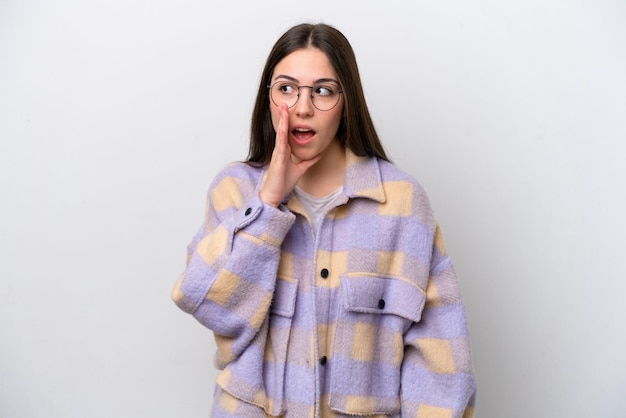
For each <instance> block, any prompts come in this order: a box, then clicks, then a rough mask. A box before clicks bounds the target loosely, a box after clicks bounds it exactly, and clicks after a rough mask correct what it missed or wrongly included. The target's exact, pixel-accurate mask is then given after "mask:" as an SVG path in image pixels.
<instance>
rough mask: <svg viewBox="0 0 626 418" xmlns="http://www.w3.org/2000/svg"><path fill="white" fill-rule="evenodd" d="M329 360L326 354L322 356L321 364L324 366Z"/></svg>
mask: <svg viewBox="0 0 626 418" xmlns="http://www.w3.org/2000/svg"><path fill="white" fill-rule="evenodd" d="M327 361H328V359H327V358H326V356H322V358H320V364H321V365H322V366H325V365H326V362H327Z"/></svg>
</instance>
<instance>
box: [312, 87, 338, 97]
mask: <svg viewBox="0 0 626 418" xmlns="http://www.w3.org/2000/svg"><path fill="white" fill-rule="evenodd" d="M334 92H335V90H334V89H332V88H331V87H328V86H317V87H316V88H315V94H317V95H320V96H331V95H332V94H333V93H334Z"/></svg>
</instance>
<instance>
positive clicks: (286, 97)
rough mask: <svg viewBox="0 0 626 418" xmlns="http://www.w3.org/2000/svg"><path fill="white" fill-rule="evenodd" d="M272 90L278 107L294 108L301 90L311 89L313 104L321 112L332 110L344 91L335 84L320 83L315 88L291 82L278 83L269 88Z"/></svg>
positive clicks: (271, 95) (272, 96)
mask: <svg viewBox="0 0 626 418" xmlns="http://www.w3.org/2000/svg"><path fill="white" fill-rule="evenodd" d="M267 88H268V89H269V90H270V97H271V98H272V102H273V103H274V104H275V105H276V106H280V105H281V104H282V103H285V104H287V106H289V107H294V106H295V105H296V103H297V102H298V99H299V98H300V89H302V88H307V89H311V102H312V103H313V106H315V108H316V109H318V110H321V111H324V112H325V111H327V110H331V109H332V108H334V107H335V106H337V103H339V97H340V96H341V93H342V91H341V90H340V89H339V86H337V85H336V84H334V83H320V84H315V85H313V86H298V85H297V84H295V83H292V82H290V81H284V80H281V81H277V82H275V83H274V84H272V85H270V86H267Z"/></svg>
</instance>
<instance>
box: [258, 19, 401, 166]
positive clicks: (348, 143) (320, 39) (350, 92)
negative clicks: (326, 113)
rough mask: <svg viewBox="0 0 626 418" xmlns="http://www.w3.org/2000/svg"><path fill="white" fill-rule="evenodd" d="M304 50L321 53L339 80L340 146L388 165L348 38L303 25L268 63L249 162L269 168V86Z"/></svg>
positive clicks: (289, 33) (277, 48) (274, 50)
mask: <svg viewBox="0 0 626 418" xmlns="http://www.w3.org/2000/svg"><path fill="white" fill-rule="evenodd" d="M302 48H319V49H320V50H322V51H323V52H324V53H325V54H326V56H327V57H328V60H329V61H330V63H331V65H332V66H333V68H334V70H335V72H336V73H337V78H338V79H339V80H338V81H339V84H340V85H341V89H342V92H343V93H342V94H343V98H344V108H343V117H342V119H341V123H340V125H339V129H338V131H337V139H338V140H339V143H340V144H341V145H342V146H344V147H348V148H349V149H350V150H352V152H354V153H355V154H356V155H359V156H369V157H378V158H381V159H383V160H387V161H389V159H388V158H387V155H386V154H385V150H384V149H383V146H382V144H381V142H380V139H379V138H378V134H377V133H376V129H375V128H374V123H373V122H372V119H371V117H370V114H369V111H368V110H367V104H366V103H365V96H364V94H363V87H362V86H361V77H360V76H359V69H358V67H357V63H356V57H355V56H354V51H353V50H352V47H351V46H350V43H349V42H348V40H347V39H346V37H345V36H344V35H343V34H342V33H341V32H339V31H338V30H337V29H335V28H333V27H332V26H329V25H326V24H315V25H313V24H306V23H303V24H300V25H297V26H294V27H292V28H291V29H289V30H288V31H287V32H285V34H283V36H281V37H280V38H279V39H278V41H276V44H274V47H273V48H272V51H271V52H270V54H269V56H268V57H267V62H266V63H265V68H264V69H263V74H262V76H261V82H260V85H259V91H258V93H257V97H256V103H255V105H254V110H253V112H252V126H251V135H250V150H249V153H248V159H247V161H248V162H251V163H259V164H267V163H269V162H270V160H271V158H272V151H273V150H274V142H275V140H276V131H275V130H274V126H273V125H272V117H271V113H270V109H269V106H270V97H269V89H268V88H267V86H268V85H269V84H270V83H271V77H272V74H273V72H274V68H276V65H277V64H278V63H279V62H280V61H281V60H282V59H283V58H285V57H286V56H287V55H289V54H291V53H292V52H294V51H296V50H298V49H302Z"/></svg>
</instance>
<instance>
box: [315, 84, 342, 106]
mask: <svg viewBox="0 0 626 418" xmlns="http://www.w3.org/2000/svg"><path fill="white" fill-rule="evenodd" d="M337 103H339V87H337V86H335V85H334V84H328V85H325V84H322V85H318V86H315V87H313V105H314V106H315V107H316V108H318V109H319V110H330V109H332V108H333V107H335V106H337Z"/></svg>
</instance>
